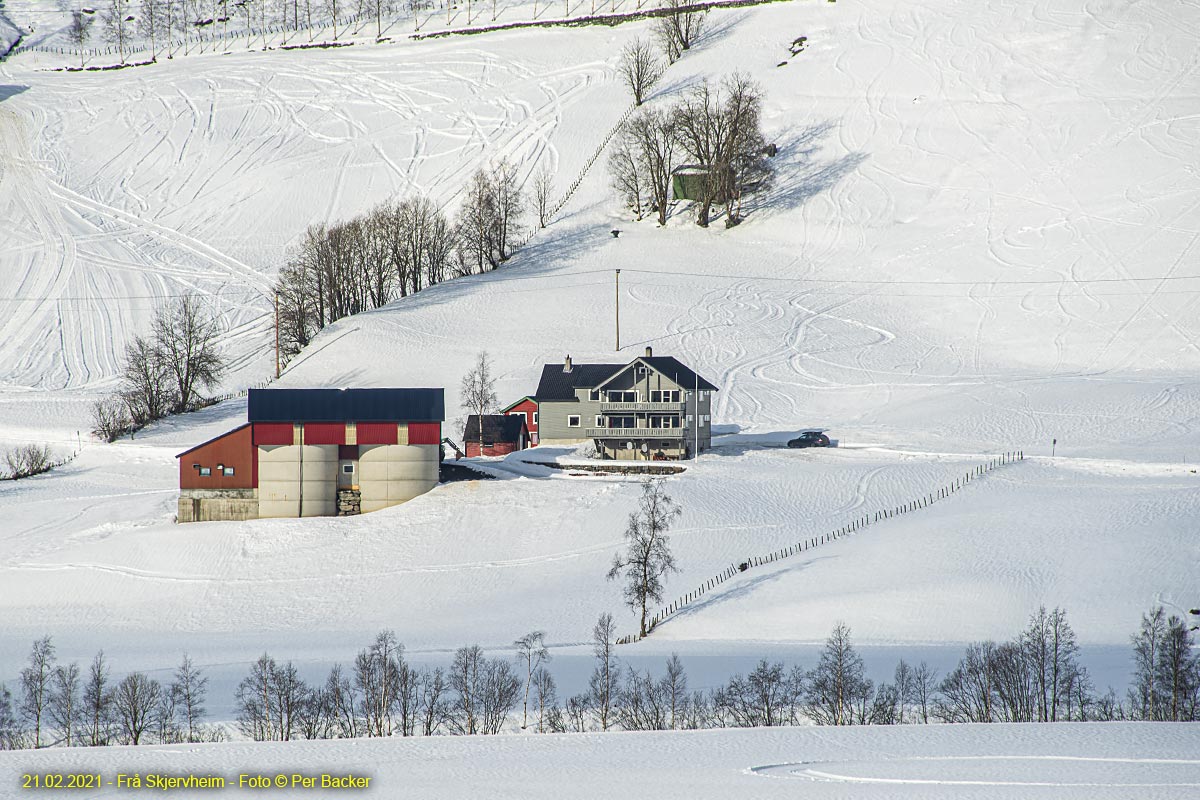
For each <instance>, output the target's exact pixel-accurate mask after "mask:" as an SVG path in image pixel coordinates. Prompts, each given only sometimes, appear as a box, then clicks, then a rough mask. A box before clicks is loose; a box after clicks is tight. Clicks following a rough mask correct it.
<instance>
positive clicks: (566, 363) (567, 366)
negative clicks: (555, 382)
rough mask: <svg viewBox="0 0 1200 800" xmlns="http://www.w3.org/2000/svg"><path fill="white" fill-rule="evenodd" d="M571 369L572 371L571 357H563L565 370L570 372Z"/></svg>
mask: <svg viewBox="0 0 1200 800" xmlns="http://www.w3.org/2000/svg"><path fill="white" fill-rule="evenodd" d="M570 371H571V357H570V356H567V357H566V358H565V359H563V372H570Z"/></svg>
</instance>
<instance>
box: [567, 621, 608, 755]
mask: <svg viewBox="0 0 1200 800" xmlns="http://www.w3.org/2000/svg"><path fill="white" fill-rule="evenodd" d="M615 640H616V624H615V623H614V622H613V617H612V614H609V613H608V612H607V611H606V612H605V613H603V614H601V615H600V618H599V619H598V620H596V626H595V627H594V628H592V656H593V658H594V659H595V661H596V666H595V668H593V670H592V676H591V678H590V679H589V681H588V699H587V702H586V704H585V705H586V706H588V707H590V709H591V710H592V713H594V714H595V716H596V719H597V721H599V723H600V730H602V731H607V730H608V726H609V725H610V724H611V723H612V722H613V719H614V713H613V710H614V707H615V706H616V704H617V700H618V693H619V691H620V689H619V687H620V685H621V684H620V681H621V665H620V663H618V661H617V656H616V653H615V652H614V651H613V648H614V646H615V644H614V642H615ZM571 712H572V710H571V709H570V708H568V713H571ZM579 730H580V731H582V725H581V726H580V728H579Z"/></svg>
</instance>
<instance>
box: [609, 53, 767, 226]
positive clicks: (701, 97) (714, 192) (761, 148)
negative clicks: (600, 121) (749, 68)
mask: <svg viewBox="0 0 1200 800" xmlns="http://www.w3.org/2000/svg"><path fill="white" fill-rule="evenodd" d="M762 100H763V94H762V89H761V87H759V85H758V84H757V83H755V82H754V81H753V80H751V79H750V78H749V77H748V76H746V75H743V74H740V73H734V74H732V75H729V76H727V77H726V78H724V79H723V80H722V81H721V82H720V84H719V85H716V86H713V85H711V84H709V83H704V84H702V85H699V86H696V87H695V88H693V89H691V90H690V91H688V92H687V93H685V94H684V96H683V97H682V98H681V99H680V100H678V101H677V102H675V103H674V104H673V105H670V106H667V107H665V108H650V107H645V108H642V109H640V110H639V111H638V112H637V113H635V114H634V115H633V116H632V117H630V118H629V120H628V121H627V122H626V123H625V124H624V125H623V126H622V128H621V130H620V132H619V134H618V138H617V141H616V144H615V146H614V148H613V149H612V151H611V153H610V155H609V172H610V175H611V177H612V183H613V187H614V188H615V189H616V190H617V192H618V194H619V195H620V196H621V199H622V200H623V201H624V202H625V203H626V204H627V205H628V207H629V208H630V209H631V210H632V211H633V212H634V214H635V215H636V216H637V218H638V219H641V218H642V217H643V216H644V215H645V214H647V213H653V214H655V215H656V217H657V219H658V224H659V225H665V224H666V222H667V215H668V212H669V204H670V202H671V199H672V196H673V189H672V181H673V179H674V177H675V172H676V168H678V167H682V166H684V165H685V164H686V165H687V166H688V167H689V170H688V171H687V174H688V176H689V180H690V181H692V183H693V185H694V186H695V187H697V191H698V197H696V201H695V207H696V223H697V224H698V225H700V226H702V227H707V226H708V224H709V222H710V220H711V217H712V212H713V207H714V206H719V205H723V206H724V208H725V224H726V226H732V225H735V224H737V222H738V221H740V219H741V212H742V200H743V198H744V197H745V196H746V195H747V194H748V193H750V192H754V191H760V190H762V189H764V188H766V187H767V186H768V185H769V184H770V178H771V170H770V166H769V164H768V161H767V153H768V151H769V148H768V146H767V142H766V138H765V136H764V135H763V132H762V119H761V118H762Z"/></svg>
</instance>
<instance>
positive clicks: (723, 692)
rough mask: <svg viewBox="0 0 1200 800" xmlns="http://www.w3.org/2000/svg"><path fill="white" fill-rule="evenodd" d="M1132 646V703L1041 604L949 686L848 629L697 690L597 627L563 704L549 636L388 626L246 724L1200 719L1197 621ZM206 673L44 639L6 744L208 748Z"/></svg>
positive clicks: (1059, 613)
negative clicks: (891, 663) (445, 663)
mask: <svg viewBox="0 0 1200 800" xmlns="http://www.w3.org/2000/svg"><path fill="white" fill-rule="evenodd" d="M1131 642H1132V645H1133V663H1134V673H1133V682H1132V686H1131V687H1130V689H1129V691H1128V694H1127V697H1126V698H1125V700H1124V701H1122V700H1120V699H1119V698H1118V697H1117V695H1116V693H1115V692H1114V691H1113V690H1112V689H1109V690H1108V691H1107V692H1106V693H1105V694H1104V695H1102V696H1098V695H1097V694H1096V692H1095V690H1094V687H1093V686H1092V682H1091V679H1090V677H1089V676H1088V674H1087V670H1086V669H1085V668H1084V667H1083V666H1082V665H1080V664H1079V660H1078V655H1079V648H1078V645H1077V644H1076V641H1075V634H1074V632H1073V631H1072V629H1071V626H1070V624H1069V623H1068V621H1067V618H1066V613H1065V612H1064V611H1063V610H1062V609H1058V608H1056V609H1054V610H1052V611H1047V610H1046V609H1045V608H1041V609H1039V610H1038V611H1037V612H1036V613H1035V614H1034V615H1033V616H1032V617H1031V618H1030V620H1029V623H1028V625H1027V626H1026V628H1025V630H1024V631H1022V632H1021V634H1020V635H1019V636H1018V637H1017V638H1016V639H1014V640H1013V641H1011V642H1005V643H1002V644H996V643H994V642H981V643H975V644H972V645H970V646H969V647H968V648H967V651H966V653H965V654H964V655H963V658H962V659H961V660H960V661H959V662H958V664H957V665H955V667H954V668H953V669H952V670H951V671H950V672H949V673H948V674H947V675H946V676H945V677H944V678H940V679H939V676H938V673H937V671H936V670H934V669H932V668H931V667H930V666H929V665H928V664H926V663H924V662H922V663H921V664H918V665H916V666H913V665H911V664H909V663H907V662H905V661H903V660H901V661H900V662H899V663H898V664H897V665H896V668H895V670H894V672H893V674H892V680H891V681H890V682H888V681H884V682H881V683H879V684H876V683H874V682H873V681H872V680H871V679H870V678H868V677H867V676H866V673H865V669H864V665H863V660H862V657H861V656H860V655H859V654H858V652H857V651H856V649H855V647H854V644H853V642H852V640H851V633H850V629H849V628H848V627H847V626H846V625H844V624H841V623H839V624H838V625H836V626H835V627H834V629H833V631H832V633H831V634H830V635H829V638H828V639H827V640H826V642H825V646H824V648H823V649H822V651H821V654H820V656H819V657H818V659H817V662H816V664H815V665H814V666H813V667H812V668H811V669H808V670H805V669H803V668H802V667H800V666H798V665H793V666H790V667H789V666H787V665H785V664H784V663H782V662H771V661H768V660H766V659H764V660H762V661H760V662H759V663H758V664H757V665H756V666H755V667H754V669H752V670H751V671H749V672H748V673H746V674H744V675H743V674H737V675H734V676H732V677H731V678H729V680H728V681H726V682H725V683H723V684H721V685H719V686H717V687H716V688H713V689H710V690H707V691H704V690H698V689H692V688H690V687H689V684H688V676H687V672H686V670H685V669H684V666H683V662H682V661H681V660H680V659H679V657H678V656H676V655H672V656H671V657H670V658H669V659H668V660H667V662H666V664H665V666H664V669H663V670H662V672H661V673H658V674H655V673H654V672H652V671H650V670H639V669H634V668H632V667H630V666H628V665H626V664H624V663H623V662H622V661H621V660H620V659H619V658H618V657H617V647H616V624H615V623H614V621H613V618H612V615H611V614H602V615H601V616H600V618H599V619H598V620H597V622H596V625H595V627H594V628H593V630H592V656H593V668H592V671H591V674H590V677H589V679H588V682H587V687H586V689H584V691H582V692H580V693H578V694H575V695H572V696H571V697H569V698H567V699H566V700H565V701H563V702H560V699H559V697H558V692H557V686H556V683H555V680H554V677H553V675H552V674H551V672H550V670H549V668H548V665H549V662H550V660H551V656H550V651H549V649H548V647H547V646H546V642H545V634H544V633H543V632H542V631H533V632H531V633H529V634H527V635H525V636H522V637H521V638H520V639H518V640H516V641H515V642H513V649H514V657H513V659H512V660H509V659H504V658H489V657H487V655H486V654H485V653H484V651H483V650H482V649H481V648H480V647H479V646H478V645H472V646H469V647H462V648H459V649H458V650H457V651H456V652H455V654H454V658H453V661H452V662H451V664H450V666H449V667H448V668H442V667H421V668H417V667H414V666H413V665H412V664H410V663H409V662H408V661H407V660H406V659H405V657H404V646H403V645H402V644H401V643H400V642H399V640H398V639H397V637H396V635H395V634H394V633H392V632H391V631H382V632H381V633H380V634H379V635H378V636H376V638H375V640H374V641H373V642H372V643H371V644H370V645H369V646H368V647H365V648H363V650H361V651H360V652H359V653H358V655H357V656H356V658H355V659H354V663H353V666H352V668H351V669H350V670H343V668H342V667H341V666H340V665H336V666H334V667H333V669H332V670H331V671H330V673H329V675H328V677H327V678H326V680H325V681H324V683H321V684H318V685H309V684H307V683H306V682H305V681H304V680H303V679H302V678H301V677H300V676H299V673H298V670H297V669H296V667H295V665H294V664H292V663H291V662H288V663H285V664H279V663H278V662H276V661H275V659H273V658H271V657H270V656H268V655H265V654H264V655H263V656H262V658H260V659H259V660H258V661H256V662H255V663H254V664H253V665H252V667H251V669H250V672H249V674H248V675H247V676H246V678H245V679H244V680H243V681H242V682H241V684H240V685H239V686H238V688H237V708H238V720H237V721H238V726H239V728H240V730H241V732H242V733H243V734H244V735H246V736H247V737H250V738H252V739H256V740H289V739H300V738H304V739H323V738H350V737H368V736H370V737H376V736H434V735H489V734H496V733H499V732H501V731H502V730H504V729H505V728H506V727H510V726H511V727H514V728H517V727H519V728H520V729H521V730H526V731H530V732H536V733H556V732H557V733H563V732H585V731H609V730H680V729H693V730H694V729H704V728H749V727H774V726H780V725H798V724H807V723H812V724H816V725H897V724H910V723H917V724H923V723H929V722H931V721H940V722H947V723H955V722H1060V721H1106V720H1117V719H1134V720H1154V721H1197V720H1200V658H1198V656H1197V654H1196V651H1195V641H1194V638H1193V636H1192V633H1191V632H1190V631H1189V630H1188V628H1187V626H1186V624H1185V623H1184V621H1183V620H1182V619H1180V618H1179V617H1175V616H1167V615H1166V614H1165V612H1164V611H1163V610H1162V609H1161V608H1155V609H1153V610H1151V611H1150V612H1149V613H1147V614H1145V615H1143V618H1142V623H1141V627H1140V630H1139V631H1138V633H1137V634H1135V635H1134V636H1133V637H1132V639H1131ZM206 688H207V678H206V677H205V676H204V674H203V673H202V671H201V670H200V669H198V668H197V667H196V666H195V665H194V664H193V663H192V662H191V660H190V659H188V658H187V657H186V656H185V657H184V659H183V662H182V663H181V664H180V666H179V668H178V669H176V670H175V673H174V675H173V680H172V681H171V682H170V683H169V684H168V685H167V686H162V685H160V684H159V683H158V682H157V681H154V680H153V679H151V678H149V677H147V676H146V675H145V674H142V673H136V672H135V673H131V674H130V675H127V676H126V677H125V678H123V679H122V680H121V681H119V682H116V683H114V682H113V681H112V679H111V678H110V676H109V666H108V663H107V661H106V660H105V658H104V655H103V653H101V654H98V655H97V656H96V658H95V660H93V662H92V664H91V667H90V669H89V670H88V671H87V673H86V674H84V673H82V672H81V671H80V669H79V667H78V665H76V664H69V665H63V664H58V663H57V661H56V659H55V652H54V646H53V643H52V642H51V640H50V639H49V638H44V639H40V640H38V641H37V642H35V643H34V645H33V648H32V649H31V651H30V655H29V660H28V663H27V666H26V667H25V668H24V669H23V670H22V671H21V675H20V680H19V683H18V687H17V691H18V695H17V697H15V698H14V697H13V695H12V693H11V692H9V691H8V690H7V689H6V688H5V687H4V686H2V685H0V749H11V748H19V747H47V746H74V745H104V744H116V743H126V744H138V743H146V742H151V741H153V742H179V741H207V740H211V739H213V738H217V737H219V733H218V732H217V730H216V729H215V728H212V727H210V726H208V725H206V724H205V723H204V721H203V720H204V718H205V716H206V712H205V708H204V704H205V699H206Z"/></svg>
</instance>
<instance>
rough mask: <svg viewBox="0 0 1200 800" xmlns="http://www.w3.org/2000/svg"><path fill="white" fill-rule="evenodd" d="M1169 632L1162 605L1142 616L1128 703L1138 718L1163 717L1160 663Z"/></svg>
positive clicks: (1135, 644) (1135, 637) (1134, 644)
mask: <svg viewBox="0 0 1200 800" xmlns="http://www.w3.org/2000/svg"><path fill="white" fill-rule="evenodd" d="M1166 635H1167V615H1166V612H1165V611H1163V608H1162V606H1157V607H1156V608H1154V609H1152V610H1151V611H1150V613H1148V614H1143V615H1142V624H1141V629H1140V630H1139V631H1138V632H1137V634H1135V635H1134V636H1133V637H1132V639H1131V641H1132V644H1133V664H1134V671H1133V686H1132V687H1131V688H1130V689H1129V704H1130V707H1131V709H1132V711H1133V714H1134V716H1135V717H1136V718H1138V719H1144V720H1159V719H1161V718H1162V711H1161V707H1162V701H1163V697H1162V694H1163V692H1162V687H1161V685H1160V684H1159V683H1158V674H1159V670H1158V662H1159V659H1160V658H1161V653H1162V649H1163V640H1164V639H1165V638H1166Z"/></svg>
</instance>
